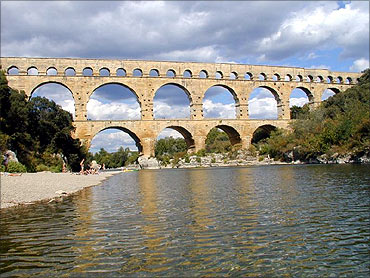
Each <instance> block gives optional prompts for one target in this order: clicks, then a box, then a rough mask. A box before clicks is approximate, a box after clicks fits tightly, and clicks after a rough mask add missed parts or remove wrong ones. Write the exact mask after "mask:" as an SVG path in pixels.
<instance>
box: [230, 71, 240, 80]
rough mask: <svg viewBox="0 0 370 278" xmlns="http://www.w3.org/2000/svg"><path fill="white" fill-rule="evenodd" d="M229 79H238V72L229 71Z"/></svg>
mask: <svg viewBox="0 0 370 278" xmlns="http://www.w3.org/2000/svg"><path fill="white" fill-rule="evenodd" d="M230 79H231V80H235V79H238V73H237V72H235V71H233V72H231V73H230Z"/></svg>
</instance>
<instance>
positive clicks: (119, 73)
mask: <svg viewBox="0 0 370 278" xmlns="http://www.w3.org/2000/svg"><path fill="white" fill-rule="evenodd" d="M126 74H127V73H126V70H125V69H124V68H118V69H117V70H116V76H126Z"/></svg>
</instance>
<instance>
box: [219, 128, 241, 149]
mask: <svg viewBox="0 0 370 278" xmlns="http://www.w3.org/2000/svg"><path fill="white" fill-rule="evenodd" d="M215 128H219V129H221V130H222V131H224V132H226V134H227V136H228V137H229V140H230V143H231V145H233V146H234V145H237V144H241V142H242V139H241V137H240V134H239V132H238V131H237V130H236V129H235V128H233V127H232V126H228V125H216V126H215Z"/></svg>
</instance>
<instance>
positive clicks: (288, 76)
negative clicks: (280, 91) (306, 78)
mask: <svg viewBox="0 0 370 278" xmlns="http://www.w3.org/2000/svg"><path fill="white" fill-rule="evenodd" d="M292 78H293V77H292V76H291V75H290V74H289V73H288V74H287V75H285V77H284V81H292Z"/></svg>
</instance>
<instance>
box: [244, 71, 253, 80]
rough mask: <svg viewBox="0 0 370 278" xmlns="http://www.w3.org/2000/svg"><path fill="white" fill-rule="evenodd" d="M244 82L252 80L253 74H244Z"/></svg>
mask: <svg viewBox="0 0 370 278" xmlns="http://www.w3.org/2000/svg"><path fill="white" fill-rule="evenodd" d="M244 79H245V80H253V74H252V73H251V72H246V73H245V75H244Z"/></svg>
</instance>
